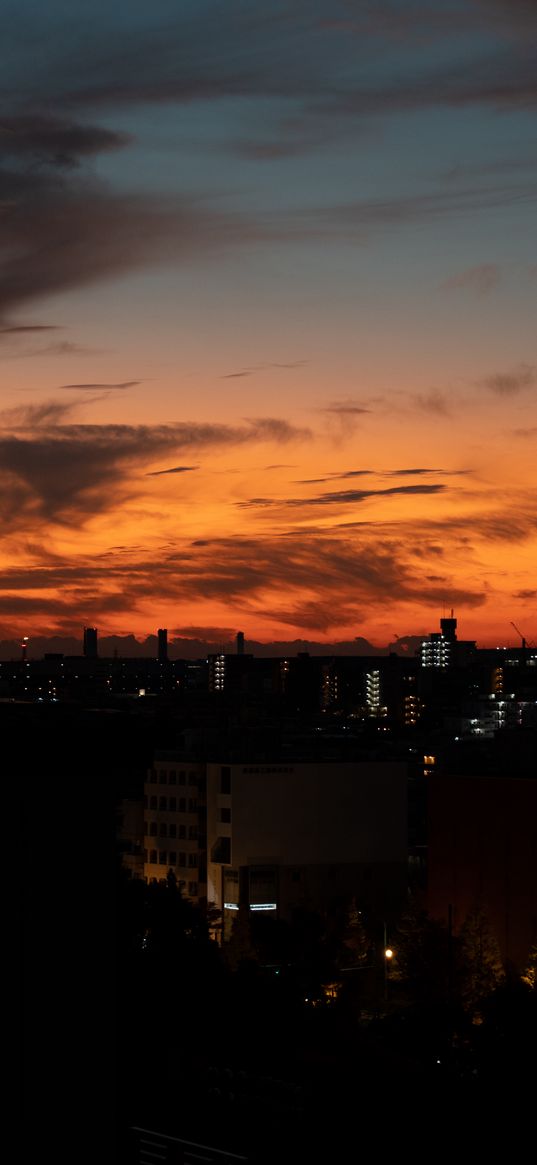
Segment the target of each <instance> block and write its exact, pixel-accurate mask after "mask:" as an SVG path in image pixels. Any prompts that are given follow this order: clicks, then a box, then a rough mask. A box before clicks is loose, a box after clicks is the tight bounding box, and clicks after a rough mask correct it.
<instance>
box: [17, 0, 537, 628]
mask: <svg viewBox="0 0 537 1165" xmlns="http://www.w3.org/2000/svg"><path fill="white" fill-rule="evenodd" d="M10 9H11V11H10V14H9V21H6V28H5V36H4V47H3V75H4V87H5V94H4V97H5V100H4V113H3V115H2V119H1V120H0V152H1V165H0V182H1V185H2V190H3V195H2V201H3V204H4V206H5V209H6V212H5V214H4V215H3V219H2V225H1V226H0V239H1V240H2V250H3V256H4V257H3V259H2V263H1V265H0V359H1V361H2V383H3V390H4V391H3V394H2V406H1V415H0V430H1V431H0V480H1V482H2V491H3V498H4V506H3V515H4V522H3V538H2V549H1V559H0V574H1V580H0V581H1V587H0V639H2V640H6V639H18V638H20V637H21V636H22V635H28V636H29V637H30V642H31V640H32V638H36V637H39V636H53V635H65V636H72V635H75V636H77V637H80V635H81V628H82V626H83V625H95V626H97V627H98V628H99V636H100V637H101V636H102V637H106V636H108V635H127V634H134V635H135V636H136V637H137V638H138V639H140V638H143V637H145V635H147V634H148V631H152V630H153V629H155V630H156V628H157V627H159V626H160V627H167V628H168V631H169V636H170V640H171V639H173V638H178V639H180V638H185V639H198V638H199V639H202V640H207V641H208V642H215V641H217V642H220V641H222V642H224V641H229V640H231V639H232V638H233V637H234V635H235V634H236V631H237V630H238V629H239V628H241V629H242V630H243V631H244V633H245V636H246V639H247V640H257V641H260V642H272V641H277V642H285V641H292V640H294V639H305V640H309V641H313V642H321V643H322V642H326V643H327V644H330V643H338V642H340V641H353V640H354V639H355V638H356V637H363V638H364V639H366V640H368V641H369V642H370V643H376V644H379V645H387V644H390V643H393V642H394V641H395V640H396V639H397V638H401V639H404V638H405V637H407V636H421V635H427V634H429V632H430V631H431V630H432V629H433V628H434V627H436V626H437V624H438V619H439V616H440V614H442V612H443V611H444V610H446V611H447V610H449V609H450V608H451V607H454V608H455V611H456V614H457V616H458V619H459V628H460V629H461V633H462V634H463V636H464V637H466V636H468V637H471V638H472V639H476V640H477V641H478V644H479V646H496V644H503V643H506V642H507V643H518V640H517V639H516V638H515V634H514V632H513V631H512V627H511V624H512V623H514V624H516V625H517V626H518V627H520V628H521V632H522V634H523V635H524V636H525V637H526V638H527V640H528V641H531V640H535V639H536V638H537V504H536V493H535V441H536V438H537V404H536V388H537V355H536V351H535V339H534V333H535V316H536V313H535V305H536V299H537V251H536V247H535V238H536V234H537V232H536V231H535V202H536V199H537V154H536V151H535V131H534V119H535V104H536V99H537V91H536V88H535V69H534V63H533V62H532V56H533V46H534V44H535V34H536V33H537V14H536V13H535V10H534V9H533V7H530V5H528V4H526V3H524V2H522V0H521V2H519V3H517V2H513V0H511V2H510V3H503V2H501V0H449V3H445V2H444V3H440V2H438V3H435V2H434V0H431V2H429V3H416V4H411V5H409V4H402V3H399V2H398V0H392V2H388V0H379V2H377V3H368V2H366V0H364V2H358V0H357V2H355V3H353V2H348V3H343V2H342V3H336V4H334V3H333V2H331V3H330V4H328V3H324V2H323V3H320V4H319V5H315V6H314V10H313V11H312V6H311V5H309V4H306V3H300V2H299V3H296V4H295V3H293V4H291V3H276V4H273V5H271V6H270V9H269V10H267V8H266V6H263V5H260V4H251V3H245V2H244V3H243V2H237V3H235V4H233V5H230V6H229V7H228V6H222V5H219V4H217V3H214V2H213V0H201V2H200V0H198V2H196V3H190V2H185V3H183V4H182V5H181V12H180V13H178V6H177V5H176V4H175V3H171V2H168V0H157V3H156V4H154V5H152V6H151V7H150V8H149V9H148V8H147V6H146V5H143V4H138V3H131V4H129V5H128V6H119V7H117V6H115V7H114V10H113V11H109V10H108V8H107V6H105V5H104V3H102V2H101V0H97V2H96V3H94V4H93V5H92V6H91V11H89V10H87V9H86V7H85V6H84V5H82V4H81V3H80V2H79V0H76V2H75V3H74V4H71V5H70V6H69V8H68V10H65V7H64V6H63V5H62V4H60V3H59V0H58V2H56V0H54V2H52V3H50V4H48V5H47V6H46V7H45V8H43V6H42V5H39V4H36V3H33V2H32V0H23V2H22V3H19V4H17V5H16V6H15V5H13V6H11V5H10Z"/></svg>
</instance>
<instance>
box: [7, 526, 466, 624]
mask: <svg viewBox="0 0 537 1165" xmlns="http://www.w3.org/2000/svg"><path fill="white" fill-rule="evenodd" d="M16 589H18V590H20V591H22V590H25V591H26V592H28V594H27V595H26V597H27V598H28V599H31V600H32V601H33V602H35V604H36V605H35V611H36V612H37V611H38V610H39V595H36V594H35V592H41V591H46V592H48V591H53V590H57V591H58V593H59V594H60V595H61V600H59V602H60V603H62V604H64V605H65V606H67V607H70V608H71V612H73V611H74V610H80V611H81V613H83V612H85V611H87V610H88V609H89V608H88V606H87V604H88V603H91V604H93V605H92V606H91V612H92V618H94V617H97V616H98V615H99V609H100V607H101V609H102V611H103V612H104V613H106V612H107V611H113V610H124V611H132V612H134V611H137V610H139V609H140V607H141V606H142V605H144V604H146V603H153V602H154V601H155V600H156V599H157V598H158V601H159V603H160V604H163V603H166V602H170V603H173V604H176V603H179V602H185V601H187V600H190V601H192V600H194V601H199V602H200V603H203V602H205V601H207V600H216V601H220V602H225V603H226V604H227V605H228V607H229V608H230V610H231V608H232V607H233V606H235V607H236V609H237V611H238V612H239V613H240V618H238V619H237V625H240V622H241V621H242V619H243V618H244V617H246V616H248V615H251V614H253V615H257V616H259V615H263V616H264V617H265V618H269V619H271V620H273V621H275V622H278V623H286V624H289V625H294V626H295V627H304V628H311V629H318V630H320V631H323V632H325V631H326V630H328V629H329V628H330V627H332V626H336V625H338V624H339V625H341V624H342V623H355V624H356V623H359V622H360V621H362V620H363V618H364V617H365V616H364V612H366V611H367V609H368V607H369V606H370V605H371V603H379V602H390V603H394V602H398V603H399V602H401V603H408V604H411V605H416V604H417V603H420V604H425V605H426V606H430V607H431V608H433V609H438V607H439V606H440V605H441V603H442V602H444V601H445V600H446V595H448V597H449V601H450V602H453V603H454V604H456V605H457V606H458V607H459V606H460V607H464V606H468V607H477V606H480V605H482V603H483V602H484V601H485V596H484V595H483V594H482V593H481V592H479V591H475V590H472V589H468V590H464V589H463V588H461V587H452V586H451V585H450V581H449V580H447V582H442V585H441V586H440V585H439V584H438V585H437V584H436V583H435V582H431V580H429V579H427V577H422V576H420V574H419V573H417V572H416V571H415V570H414V569H413V568H411V567H410V566H409V564H408V560H407V555H406V552H405V548H404V545H403V543H402V542H401V541H400V540H397V539H384V538H382V537H373V538H371V537H370V536H369V535H368V536H366V535H365V534H364V535H362V534H359V535H353V536H349V535H346V536H344V537H343V536H330V535H329V536H326V534H325V535H321V536H318V537H315V538H313V539H310V538H307V537H306V538H304V537H303V536H302V534H301V533H297V532H296V531H295V532H294V534H293V536H292V537H290V538H288V539H286V540H282V539H281V538H279V537H276V536H269V537H266V538H240V537H239V538H233V537H231V538H220V539H212V540H211V542H210V544H207V545H206V544H205V543H201V542H200V543H198V544H197V545H196V547H195V553H194V548H193V547H192V544H188V545H187V546H186V547H185V549H184V550H181V549H179V550H176V551H174V552H170V553H168V554H166V553H162V554H160V555H159V556H158V557H156V558H155V557H152V556H151V554H146V555H145V556H144V555H142V556H140V555H138V556H136V555H135V554H132V555H131V556H130V557H126V558H125V557H123V556H118V558H117V559H114V558H112V559H111V560H110V561H109V562H108V564H107V568H106V571H103V566H102V563H101V562H100V561H98V560H97V559H93V560H92V559H87V560H86V561H84V560H80V559H77V560H76V561H75V562H69V561H65V562H64V563H63V564H62V563H59V562H58V563H54V564H51V565H50V566H49V567H45V568H34V569H26V570H21V569H20V568H19V569H18V570H11V571H10V570H4V571H3V572H2V573H1V574H0V591H1V592H2V593H3V594H4V595H6V596H7V594H8V593H12V592H13V591H15V590H16ZM32 592H34V594H32ZM282 596H285V600H283V599H282ZM21 597H22V596H21ZM44 598H45V600H46V601H47V602H48V598H47V595H45V596H44ZM6 609H7V598H6ZM32 609H34V608H32ZM43 609H44V608H43ZM58 614H59V616H61V617H63V615H62V610H61V609H59V611H58ZM182 630H183V632H185V633H190V634H193V633H195V632H196V631H199V632H200V633H201V632H202V631H203V628H202V627H199V628H198V627H194V626H192V627H188V628H186V627H185V628H182Z"/></svg>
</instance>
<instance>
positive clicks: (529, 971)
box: [522, 943, 537, 991]
mask: <svg viewBox="0 0 537 1165" xmlns="http://www.w3.org/2000/svg"><path fill="white" fill-rule="evenodd" d="M522 982H523V983H525V984H526V986H527V987H529V988H530V990H531V991H535V984H536V982H537V943H534V944H533V946H532V948H531V951H530V953H529V958H528V965H527V967H526V970H525V971H524V974H523V976H522Z"/></svg>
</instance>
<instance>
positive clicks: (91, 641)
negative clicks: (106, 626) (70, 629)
mask: <svg viewBox="0 0 537 1165" xmlns="http://www.w3.org/2000/svg"><path fill="white" fill-rule="evenodd" d="M84 655H85V657H86V659H97V628H96V627H84Z"/></svg>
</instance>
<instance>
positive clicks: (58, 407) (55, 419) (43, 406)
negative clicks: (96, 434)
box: [0, 400, 74, 439]
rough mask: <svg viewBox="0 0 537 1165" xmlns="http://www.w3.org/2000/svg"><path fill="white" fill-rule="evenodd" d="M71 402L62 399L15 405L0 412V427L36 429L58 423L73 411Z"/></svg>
mask: <svg viewBox="0 0 537 1165" xmlns="http://www.w3.org/2000/svg"><path fill="white" fill-rule="evenodd" d="M73 408H74V406H73V404H70V403H69V404H66V403H65V402H64V401H58V400H45V401H40V402H39V404H30V405H16V406H15V407H14V408H11V409H3V410H2V411H1V412H0V432H1V429H2V428H3V429H29V430H32V429H36V428H40V427H42V426H45V427H46V426H49V425H59V424H61V423H62V422H63V421H65V420H66V419H67V417H69V416H70V415H71V413H72V412H73ZM0 439H1V437H0Z"/></svg>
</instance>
